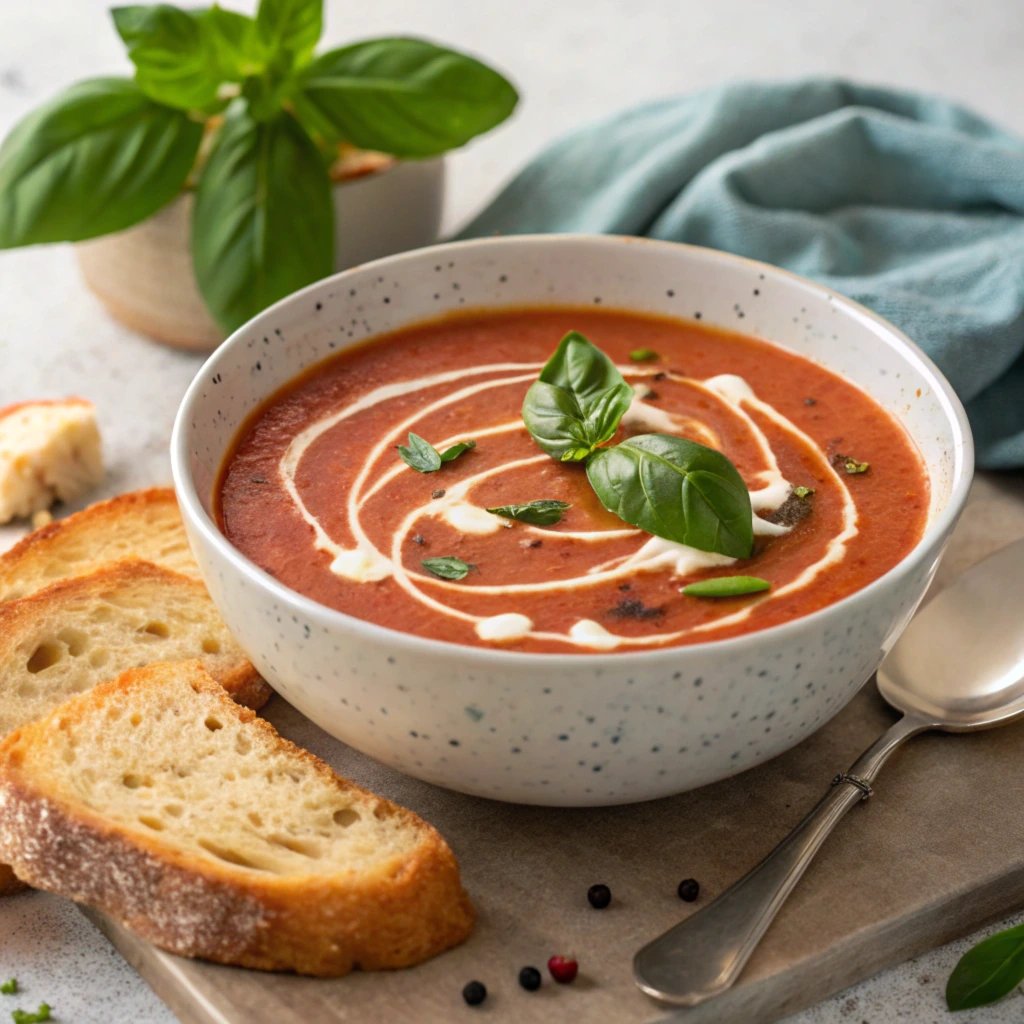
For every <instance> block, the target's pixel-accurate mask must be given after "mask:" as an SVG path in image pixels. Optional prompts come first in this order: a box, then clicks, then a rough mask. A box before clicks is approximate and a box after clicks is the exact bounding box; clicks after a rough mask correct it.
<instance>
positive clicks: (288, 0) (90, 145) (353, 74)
mask: <svg viewBox="0 0 1024 1024" xmlns="http://www.w3.org/2000/svg"><path fill="white" fill-rule="evenodd" d="M112 14H113V20H114V25H115V27H116V29H117V31H118V33H119V34H120V36H121V38H122V40H124V43H125V45H126V47H127V49H128V56H129V57H130V58H131V61H132V63H133V64H134V65H135V76H134V78H131V79H129V78H113V77H107V78H93V79H89V80H88V81H84V82H79V83H78V84H77V85H73V86H71V87H70V88H69V89H67V90H65V91H64V92H63V93H61V94H60V95H59V96H57V97H56V98H54V99H53V100H51V101H50V102H49V103H47V104H45V105H44V106H42V107H40V108H39V109H37V110H35V111H33V112H32V113H30V114H29V115H28V116H27V117H25V118H24V119H23V120H22V121H21V122H20V123H19V124H18V125H16V126H15V128H14V129H13V131H11V133H10V135H8V137H7V138H6V139H5V140H4V142H3V144H2V145H0V248H11V247H14V246H21V245H34V244H37V243H41V242H77V241H81V240H82V239H86V238H95V237H96V236H98V235H104V234H108V233H109V232H112V231H121V230H123V229H124V228H128V227H131V226H132V225H133V224H137V223H139V222H140V221H143V220H145V219H146V218H147V217H150V216H151V215H152V214H154V213H156V212H157V211H158V210H159V209H160V208H161V207H163V206H165V205H166V204H168V203H169V202H171V201H172V200H173V199H174V198H175V197H176V196H177V195H178V194H179V193H180V192H181V191H182V189H185V188H192V187H194V189H195V204H194V214H193V221H192V260H193V266H194V268H195V274H196V280H197V282H198V285H199V289H200V291H201V292H202V295H203V298H204V300H205V302H206V305H207V306H208V308H209V310H210V312H211V313H212V314H213V317H214V318H215V319H216V320H217V322H218V323H219V324H220V326H221V327H222V328H223V329H224V330H225V331H228V332H230V331H232V330H234V329H235V328H236V327H238V326H239V325H240V324H242V323H244V322H245V321H246V320H248V319H249V318H250V317H252V316H253V315H255V314H256V313H258V312H259V311H260V310H261V309H263V308H265V307H266V306H268V305H270V304H271V303H272V302H275V301H276V300H278V299H280V298H282V297H283V296H285V295H287V294H288V293H289V292H292V291H295V289H297V288H301V287H303V286H304V285H307V284H309V283H311V282H312V281H316V280H317V279H319V278H321V277H324V276H326V275H327V274H330V273H331V272H332V271H333V269H334V223H333V221H334V205H333V202H332V199H331V179H330V174H329V169H330V167H331V165H332V164H333V163H334V161H335V160H336V159H337V156H338V152H339V146H340V145H341V144H343V143H347V144H349V145H351V146H355V147H357V148H360V149H366V150H374V151H378V152H382V153H386V154H390V155H392V156H394V157H397V158H400V159H405V160H418V159H424V158H427V157H433V156H437V155H438V154H440V153H444V152H445V151H447V150H450V149H454V148H456V147H458V146H461V145H463V144H464V143H466V142H468V141H469V140H470V139H472V138H473V137H474V136H476V135H479V134H481V133H482V132H486V131H488V130H489V129H491V128H493V127H495V126H496V125H498V124H500V123H501V122H502V121H504V120H505V118H507V117H508V116H509V115H510V114H511V113H512V111H513V109H514V108H515V105H516V102H517V100H518V96H517V94H516V91H515V89H514V88H513V87H512V85H511V84H510V83H509V82H508V81H506V79H505V78H503V77H502V76H501V75H500V74H498V72H496V71H494V70H492V69H491V68H489V67H487V66H486V65H484V64H481V63H480V62H479V61H477V60H474V59H473V58H472V57H468V56H466V55H465V54H461V53H456V52H454V51H452V50H447V49H443V48H442V47H439V46H435V45H434V44H432V43H429V42H426V41H424V40H422V39H412V38H398V37H396V38H386V39H372V40H367V41H365V42H360V43H353V44H351V45H349V46H343V47H340V48H338V49H333V50H327V51H325V52H323V53H319V54H317V53H315V52H314V50H315V47H316V44H317V41H318V40H319V38H320V34H321V31H322V28H323V0H259V7H258V9H257V11H256V14H255V16H254V17H249V16H248V15H245V14H240V13H237V12H235V11H229V10H225V9H223V8H220V7H218V6H216V4H215V5H214V6H212V7H206V8H201V9H188V10H182V9H180V8H178V7H174V6H172V5H170V4H155V5H152V6H138V7H118V8H114V10H113V11H112Z"/></svg>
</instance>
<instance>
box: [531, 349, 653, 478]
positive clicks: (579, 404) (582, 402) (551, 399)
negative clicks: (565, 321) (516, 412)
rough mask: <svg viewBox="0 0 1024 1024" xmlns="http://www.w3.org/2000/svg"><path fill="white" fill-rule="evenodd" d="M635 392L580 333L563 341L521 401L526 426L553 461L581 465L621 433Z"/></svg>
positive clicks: (605, 357) (610, 363) (612, 365)
mask: <svg viewBox="0 0 1024 1024" xmlns="http://www.w3.org/2000/svg"><path fill="white" fill-rule="evenodd" d="M632 400H633V389H632V388H631V387H630V386H629V385H628V384H627V383H626V382H625V380H623V377H622V374H621V373H619V371H618V370H617V369H616V367H615V364H614V363H613V362H612V361H611V360H610V359H609V358H608V357H607V356H606V355H605V354H604V353H603V352H602V351H601V350H600V349H598V348H596V347H595V346H594V345H592V344H591V343H590V342H589V341H588V340H587V339H586V338H585V337H583V335H582V334H580V333H579V332H578V331H570V332H569V333H568V334H567V335H566V336H565V337H564V338H563V339H562V340H561V342H559V345H558V348H557V349H556V350H555V354H554V355H553V356H552V357H551V358H550V359H549V360H548V361H547V363H546V364H545V366H544V369H543V370H541V372H540V377H539V378H538V379H537V381H536V382H535V383H534V384H533V385H531V387H530V390H529V391H527V393H526V398H525V400H524V401H523V422H524V423H525V424H526V429H527V430H528V431H529V432H530V434H531V435H532V437H533V439H534V440H535V441H536V442H537V444H539V445H540V446H541V448H543V449H544V451H546V452H547V453H548V455H550V456H551V457H552V458H553V459H559V460H560V461H562V462H581V461H582V460H583V459H586V458H587V457H588V456H589V455H590V453H591V452H593V450H594V449H595V448H596V447H597V446H598V445H600V444H603V443H604V442H605V441H608V440H609V439H610V438H611V437H613V436H614V434H615V431H616V430H618V427H619V420H621V419H622V416H623V414H624V413H625V411H626V410H627V409H628V408H629V404H630V402H632Z"/></svg>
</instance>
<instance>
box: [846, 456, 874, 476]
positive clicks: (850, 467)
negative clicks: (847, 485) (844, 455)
mask: <svg viewBox="0 0 1024 1024" xmlns="http://www.w3.org/2000/svg"><path fill="white" fill-rule="evenodd" d="M870 468H871V464H870V463H868V462H858V461H857V460H856V459H847V460H846V462H844V463H843V469H845V470H846V472H847V473H851V474H852V473H866V472H867V471H868V470H869V469H870Z"/></svg>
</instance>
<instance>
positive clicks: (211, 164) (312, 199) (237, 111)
mask: <svg viewBox="0 0 1024 1024" xmlns="http://www.w3.org/2000/svg"><path fill="white" fill-rule="evenodd" d="M192 262H193V266H194V268H195V272H196V280H197V281H198V283H199V290H200V291H201V292H202V294H203V298H204V299H205V300H206V305H207V306H208V307H209V309H210V312H211V313H212V314H213V316H214V318H215V319H216V320H217V322H218V323H219V324H220V325H221V327H223V328H224V330H225V331H233V330H234V329H235V328H237V327H239V326H240V325H241V324H243V323H245V321H246V320H249V319H250V318H251V317H253V316H255V315H256V314H257V313H259V312H260V310H262V309H265V308H266V307H267V306H269V305H270V304H271V303H273V302H276V301H277V300H278V299H281V298H283V297H284V296H285V295H290V294H291V293H292V292H294V291H296V290H297V289H299V288H303V287H305V286H306V285H307V284H311V283H312V282H313V281H316V280H318V279H319V278H321V277H326V276H327V275H328V274H330V273H331V271H332V270H333V263H334V204H333V201H332V199H331V186H330V179H329V178H328V175H327V170H326V168H325V167H324V164H323V161H322V159H321V158H320V154H319V152H318V150H317V148H316V146H315V145H314V144H313V142H312V140H311V139H310V138H309V136H308V135H306V133H305V132H304V131H303V130H302V128H301V127H300V126H299V125H298V123H297V122H296V121H295V119H294V118H293V117H291V116H290V115H288V114H284V113H281V114H279V115H278V116H277V117H276V118H275V119H274V120H272V121H267V122H262V123H261V122H257V121H255V120H253V118H252V117H250V116H249V114H248V113H247V112H246V111H245V110H243V109H242V108H241V107H240V106H238V105H235V106H232V108H231V109H230V110H229V111H228V115H227V117H226V119H225V122H224V126H223V127H222V128H221V131H220V134H219V136H218V139H217V142H216V144H215V145H214V148H213V151H212V152H211V153H210V157H209V159H208V161H207V163H206V166H205V167H204V168H203V172H202V175H201V177H200V179H199V185H198V187H197V188H196V199H195V208H194V211H193V215H192Z"/></svg>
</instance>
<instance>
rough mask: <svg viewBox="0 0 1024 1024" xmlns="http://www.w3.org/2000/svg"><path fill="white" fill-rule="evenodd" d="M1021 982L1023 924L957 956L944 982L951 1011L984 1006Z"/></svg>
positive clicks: (1023, 976) (1008, 929) (1023, 940)
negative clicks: (956, 961)
mask: <svg viewBox="0 0 1024 1024" xmlns="http://www.w3.org/2000/svg"><path fill="white" fill-rule="evenodd" d="M1021 981H1024V924H1019V925H1017V926H1016V927H1015V928H1007V929H1006V930H1005V931H1002V932H997V933H996V934H995V935H991V936H989V938H987V939H984V940H983V941H982V942H979V943H978V944H977V945H976V946H974V947H973V948H972V949H969V950H968V951H967V952H966V953H964V955H963V956H962V957H961V958H960V961H959V962H958V963H957V965H956V967H954V968H953V973H952V974H951V975H950V976H949V981H948V982H947V983H946V1005H947V1006H948V1007H949V1008H950V1009H951V1010H969V1009H971V1008H973V1007H975V1006H985V1005H987V1004H988V1003H994V1002H995V1001H996V1000H997V999H1002V998H1003V996H1005V995H1007V994H1008V993H1010V992H1012V991H1013V990H1014V989H1015V988H1016V987H1017V986H1018V985H1019V984H1020V983H1021Z"/></svg>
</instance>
